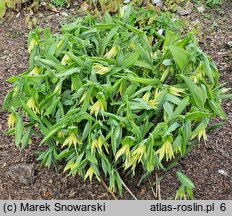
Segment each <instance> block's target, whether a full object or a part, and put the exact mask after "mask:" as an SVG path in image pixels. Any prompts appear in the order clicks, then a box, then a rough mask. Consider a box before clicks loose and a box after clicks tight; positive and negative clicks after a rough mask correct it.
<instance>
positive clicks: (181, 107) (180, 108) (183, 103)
mask: <svg viewBox="0 0 232 216" xmlns="http://www.w3.org/2000/svg"><path fill="white" fill-rule="evenodd" d="M188 104H189V97H185V98H184V99H183V100H182V101H181V102H180V104H179V105H178V106H177V108H176V109H175V111H174V112H173V114H172V115H171V116H170V119H169V121H172V120H174V119H176V118H177V117H178V115H180V114H181V113H182V112H183V111H184V110H185V108H186V107H187V106H188Z"/></svg>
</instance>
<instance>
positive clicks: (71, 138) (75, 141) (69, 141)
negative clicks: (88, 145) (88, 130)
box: [62, 133, 83, 147]
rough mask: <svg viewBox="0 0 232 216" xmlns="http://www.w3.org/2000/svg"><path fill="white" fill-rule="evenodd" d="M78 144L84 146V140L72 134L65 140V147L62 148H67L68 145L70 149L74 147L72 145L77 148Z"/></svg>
mask: <svg viewBox="0 0 232 216" xmlns="http://www.w3.org/2000/svg"><path fill="white" fill-rule="evenodd" d="M77 144H79V145H81V144H83V143H82V140H80V139H79V138H77V136H76V134H74V133H71V134H70V135H69V136H68V137H67V138H66V139H65V141H64V143H63V145H62V147H64V146H66V145H68V146H69V147H70V146H72V145H73V146H74V147H76V145H77Z"/></svg>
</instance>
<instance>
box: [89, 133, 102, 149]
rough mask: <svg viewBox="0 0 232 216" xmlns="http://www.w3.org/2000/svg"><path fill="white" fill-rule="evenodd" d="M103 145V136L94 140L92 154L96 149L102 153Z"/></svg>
mask: <svg viewBox="0 0 232 216" xmlns="http://www.w3.org/2000/svg"><path fill="white" fill-rule="evenodd" d="M102 144H103V137H102V136H99V137H98V139H94V140H93V141H92V144H91V152H93V151H94V149H98V150H99V151H100V152H102Z"/></svg>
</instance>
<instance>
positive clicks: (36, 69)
mask: <svg viewBox="0 0 232 216" xmlns="http://www.w3.org/2000/svg"><path fill="white" fill-rule="evenodd" d="M40 72H41V69H40V68H39V67H38V66H35V67H34V69H33V70H32V71H31V72H30V73H29V75H31V76H37V75H39V74H40Z"/></svg>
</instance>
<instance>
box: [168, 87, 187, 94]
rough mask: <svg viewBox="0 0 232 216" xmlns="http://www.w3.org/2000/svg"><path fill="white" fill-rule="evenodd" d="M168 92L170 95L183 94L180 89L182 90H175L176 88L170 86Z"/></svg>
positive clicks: (182, 90)
mask: <svg viewBox="0 0 232 216" xmlns="http://www.w3.org/2000/svg"><path fill="white" fill-rule="evenodd" d="M169 92H170V93H171V94H172V95H176V96H181V93H184V92H185V90H184V89H182V88H177V87H174V86H170V88H169Z"/></svg>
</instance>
